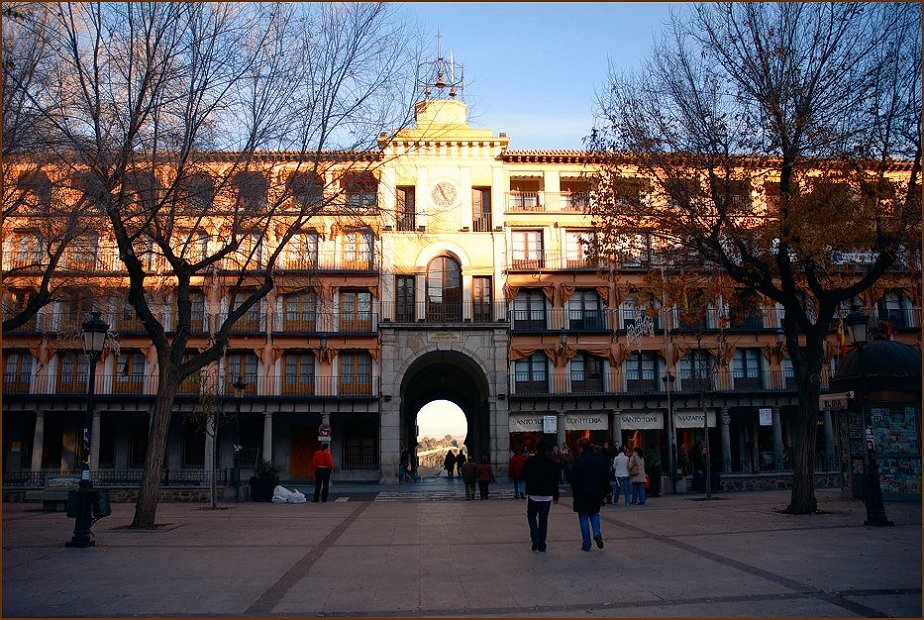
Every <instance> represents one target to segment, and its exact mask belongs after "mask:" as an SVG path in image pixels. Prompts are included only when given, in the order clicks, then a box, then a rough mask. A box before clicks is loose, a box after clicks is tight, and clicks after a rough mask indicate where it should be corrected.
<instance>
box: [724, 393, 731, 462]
mask: <svg viewBox="0 0 924 620" xmlns="http://www.w3.org/2000/svg"><path fill="white" fill-rule="evenodd" d="M729 424H731V415H730V414H729V413H728V408H727V407H723V408H722V473H725V474H728V473H731V433H730V432H729V428H728V426H729Z"/></svg>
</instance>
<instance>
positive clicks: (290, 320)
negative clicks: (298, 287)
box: [282, 290, 318, 332]
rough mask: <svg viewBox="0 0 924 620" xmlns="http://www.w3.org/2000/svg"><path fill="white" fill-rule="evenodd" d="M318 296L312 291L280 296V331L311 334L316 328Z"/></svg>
mask: <svg viewBox="0 0 924 620" xmlns="http://www.w3.org/2000/svg"><path fill="white" fill-rule="evenodd" d="M317 307H318V296H317V294H315V292H314V291H312V290H305V291H298V292H296V293H289V294H287V295H283V296H282V330H283V331H287V332H313V331H317V328H318V315H317Z"/></svg>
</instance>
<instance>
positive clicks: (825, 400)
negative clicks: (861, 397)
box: [818, 391, 853, 411]
mask: <svg viewBox="0 0 924 620" xmlns="http://www.w3.org/2000/svg"><path fill="white" fill-rule="evenodd" d="M851 398H853V391H850V392H834V393H832V394H822V395H821V396H819V397H818V408H819V409H821V410H822V411H824V410H825V409H827V410H828V411H845V410H846V409H847V403H848V401H849V400H850V399H851Z"/></svg>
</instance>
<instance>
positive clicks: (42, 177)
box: [16, 171, 51, 213]
mask: <svg viewBox="0 0 924 620" xmlns="http://www.w3.org/2000/svg"><path fill="white" fill-rule="evenodd" d="M16 185H17V189H18V190H19V195H18V196H17V197H16V199H17V200H19V201H21V203H22V212H24V213H30V212H31V213H34V212H36V211H38V212H47V211H48V210H49V209H50V208H51V181H49V180H48V176H47V175H46V174H45V173H44V172H40V171H32V172H26V173H24V174H21V175H20V176H19V179H17V181H16Z"/></svg>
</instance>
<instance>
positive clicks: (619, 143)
mask: <svg viewBox="0 0 924 620" xmlns="http://www.w3.org/2000/svg"><path fill="white" fill-rule="evenodd" d="M920 31H921V9H920V6H918V5H912V4H895V3H893V4H859V3H844V4H842V3H740V4H739V3H721V4H701V5H695V6H694V7H692V8H691V9H690V10H689V13H688V14H675V15H674V16H673V18H672V21H671V24H670V27H669V30H668V34H667V36H665V38H664V39H663V40H662V41H660V42H659V44H658V45H657V46H656V48H655V51H654V52H653V55H652V57H651V59H650V60H649V61H648V63H647V64H646V65H645V67H644V68H643V70H642V71H641V72H640V73H638V74H635V75H632V74H620V73H618V72H617V71H615V70H611V74H610V76H609V79H608V83H607V86H606V90H605V92H603V94H602V95H601V96H600V98H599V126H598V128H597V129H595V131H594V133H593V135H592V136H591V138H590V139H589V146H590V148H591V149H593V150H594V151H596V152H597V153H598V154H599V155H600V157H601V158H602V159H603V160H604V161H605V164H604V165H603V167H602V172H601V174H600V175H599V176H598V178H597V184H596V190H595V192H594V198H595V206H594V215H595V216H596V220H597V222H598V224H599V226H600V230H601V238H602V249H603V251H604V252H606V251H607V249H609V250H611V251H612V250H614V248H616V247H618V244H619V240H620V238H621V237H622V236H623V235H624V231H625V230H626V229H629V228H638V227H642V228H644V229H646V230H648V231H650V232H651V233H652V234H654V235H656V236H658V237H661V238H663V239H664V240H665V242H667V243H670V244H674V245H682V246H686V247H689V248H691V250H692V251H693V253H694V254H695V256H696V260H698V261H699V262H700V263H703V262H705V261H712V263H713V264H715V265H718V266H719V267H721V269H722V270H723V271H724V272H726V273H727V274H728V275H729V276H730V277H731V278H733V279H734V280H735V281H737V282H739V283H741V284H743V285H745V286H747V287H751V288H753V289H754V290H756V291H758V292H760V293H762V294H763V295H765V296H766V297H768V298H769V299H771V300H773V301H774V302H777V303H778V304H780V305H781V306H782V307H783V309H784V311H785V313H786V320H785V324H784V329H785V334H786V344H787V348H788V351H789V354H790V356H791V359H792V363H793V368H794V371H795V374H796V380H797V382H798V385H799V401H800V405H799V414H798V419H797V421H796V423H795V424H794V425H793V431H794V446H793V490H792V496H791V500H790V504H789V507H788V511H789V512H791V513H795V514H806V513H812V512H815V511H816V509H817V502H816V499H815V493H814V459H815V454H814V445H815V435H816V424H815V420H816V416H817V414H818V397H819V393H820V387H821V386H820V373H821V371H822V365H823V361H824V350H825V349H824V346H825V339H826V337H827V335H828V333H829V330H830V327H831V324H832V321H833V319H834V317H835V313H836V311H837V308H838V306H839V305H840V304H843V303H846V302H850V301H851V300H853V299H854V298H855V297H856V296H857V295H858V294H860V293H861V292H863V291H865V290H866V289H868V288H870V287H871V286H872V285H873V284H874V283H875V282H877V280H879V279H880V278H882V277H883V275H884V274H886V273H887V272H888V271H889V270H890V269H895V268H899V269H901V268H906V267H907V266H909V265H910V266H913V265H915V264H919V261H920V236H921V234H920V210H921V207H920V200H919V195H920V188H919V183H920V168H921V128H920V117H921V100H920V88H921V82H920V75H921V71H920V70H921V65H920ZM631 175H640V176H644V177H646V178H647V179H648V180H649V182H650V184H651V186H650V191H648V192H644V193H636V194H635V195H627V194H626V192H621V191H619V190H620V184H622V183H624V179H625V177H627V176H631ZM754 198H756V199H757V200H753V199H754ZM838 250H841V251H850V252H862V253H866V255H867V256H870V257H872V258H871V259H870V261H869V263H868V264H867V265H864V269H862V270H857V269H855V268H854V266H853V265H846V264H844V262H843V261H842V260H839V259H838V253H837V251H838ZM918 268H919V267H918Z"/></svg>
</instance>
